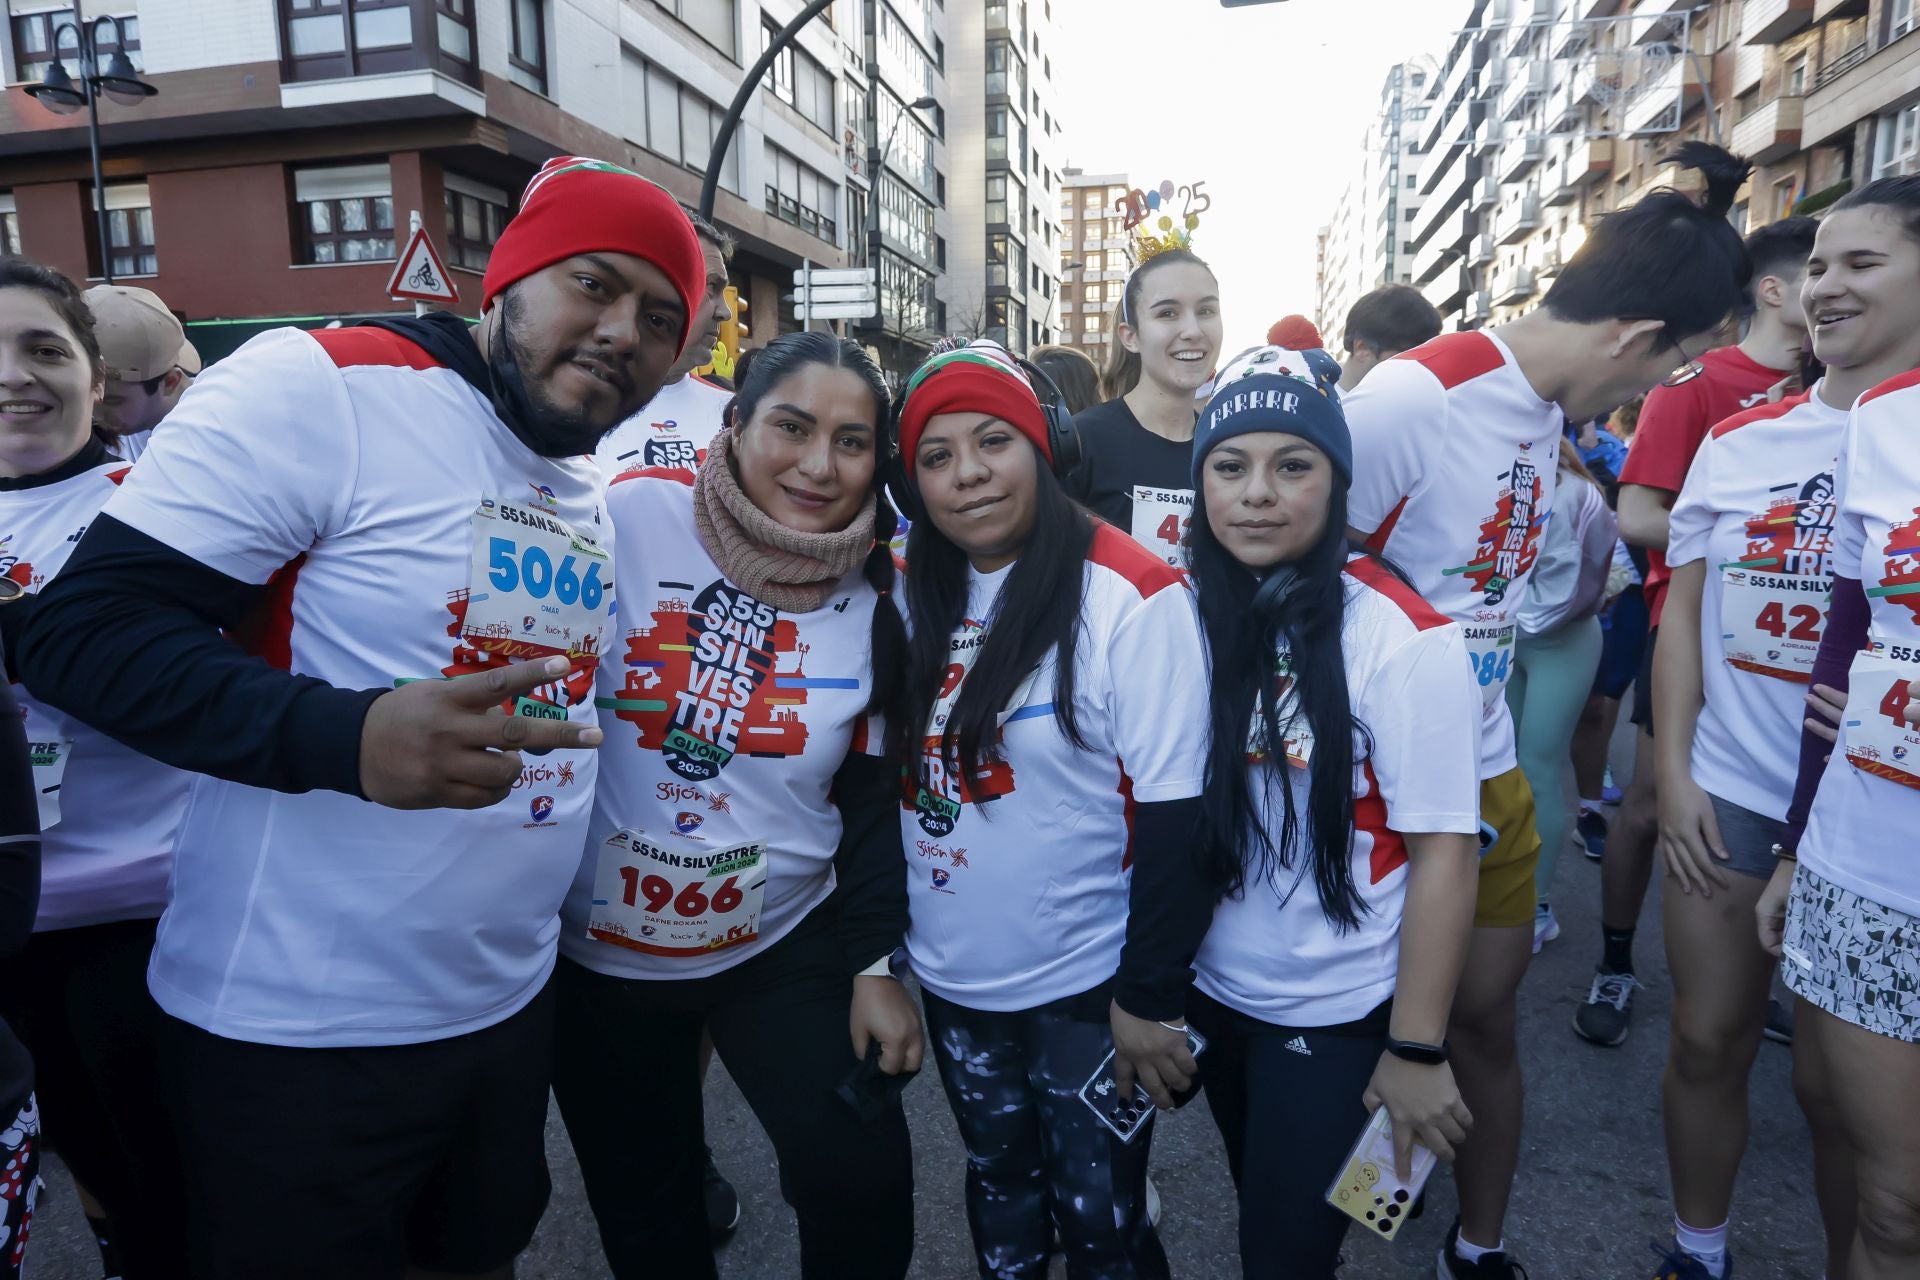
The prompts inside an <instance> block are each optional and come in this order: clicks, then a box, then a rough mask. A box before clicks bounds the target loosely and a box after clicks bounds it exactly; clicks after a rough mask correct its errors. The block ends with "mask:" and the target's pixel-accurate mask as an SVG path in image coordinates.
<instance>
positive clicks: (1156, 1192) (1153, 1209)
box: [1147, 1178, 1160, 1227]
mask: <svg viewBox="0 0 1920 1280" xmlns="http://www.w3.org/2000/svg"><path fill="white" fill-rule="evenodd" d="M1147 1221H1148V1222H1149V1223H1151V1224H1153V1225H1154V1226H1155V1227H1158V1226H1159V1225H1160V1188H1158V1187H1156V1186H1154V1185H1153V1179H1152V1178H1148V1179H1147Z"/></svg>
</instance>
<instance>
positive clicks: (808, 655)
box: [560, 471, 878, 979]
mask: <svg viewBox="0 0 1920 1280" xmlns="http://www.w3.org/2000/svg"><path fill="white" fill-rule="evenodd" d="M672 474H673V475H675V476H677V475H679V474H680V473H679V472H677V471H676V472H674V473H672ZM607 514H608V516H609V517H610V518H611V519H612V521H613V524H614V529H615V531H616V543H615V558H616V560H617V561H618V563H619V565H620V595H621V596H622V598H623V601H624V606H625V619H626V620H625V626H624V632H625V635H624V638H623V639H621V640H618V641H615V642H613V645H614V647H613V648H612V650H611V651H610V652H609V653H608V655H607V659H606V661H604V662H603V663H601V665H600V675H599V698H598V702H599V705H600V712H601V717H600V722H601V727H602V728H603V729H605V730H606V734H607V740H606V743H605V745H603V746H602V747H601V749H600V780H599V783H598V786H597V789H596V790H595V793H594V806H593V825H592V828H591V831H590V834H589V836H588V841H587V855H586V858H585V860H584V861H583V862H582V863H581V866H580V874H579V875H578V876H577V877H576V878H575V880H574V883H573V891H572V892H571V893H569V894H568V895H567V904H566V907H565V909H564V910H563V912H562V916H561V918H562V922H563V931H562V932H561V935H560V949H561V951H562V952H564V953H565V954H566V956H567V957H568V958H569V959H571V960H576V961H578V962H579V963H581V964H583V965H586V966H587V967H588V968H590V969H594V970H597V971H598V972H600V973H605V974H609V975H612V976H614V977H623V978H669V979H671V978H701V977H706V976H707V975H709V974H713V973H718V972H720V971H721V970H723V969H730V968H732V967H733V966H734V965H737V964H739V963H740V962H741V961H742V960H745V959H747V958H748V957H749V956H752V955H755V954H757V953H758V952H760V951H762V950H764V949H765V948H767V947H769V946H771V945H772V944H773V943H775V942H778V941H779V940H780V939H781V938H783V937H785V936H786V935H787V933H788V932H789V931H791V930H792V928H793V927H794V926H795V925H797V924H799V923H800V921H801V920H802V919H803V918H804V917H805V916H806V914H807V913H808V912H810V911H812V910H813V909H814V908H815V907H817V906H819V905H820V903H821V902H823V901H825V899H826V897H827V895H828V894H829V893H831V892H832V891H833V886H834V875H833V855H834V852H835V851H836V850H837V849H838V848H839V846H840V835H841V830H842V825H843V824H842V822H841V815H840V810H839V809H838V808H836V807H835V806H834V804H833V803H832V801H831V800H830V799H829V797H828V793H829V791H830V790H831V789H832V785H833V776H834V773H835V771H837V770H838V769H839V768H840V766H841V764H842V763H843V762H844V761H845V760H846V758H847V754H848V752H849V751H853V750H864V749H865V748H866V746H867V732H866V722H865V715H864V711H865V708H866V704H867V699H868V698H869V697H870V696H871V694H872V691H873V686H872V664H871V660H870V652H871V643H872V632H873V606H874V600H875V596H874V592H873V588H872V587H870V586H868V585H867V583H866V580H865V579H864V578H862V577H861V575H860V571H859V570H857V569H856V570H855V571H853V572H852V573H849V574H848V575H847V576H846V578H845V579H844V580H843V581H842V582H841V584H840V588H839V590H837V591H835V592H834V594H833V595H831V596H830V597H828V599H827V601H826V603H825V604H824V605H822V606H821V607H820V608H818V609H816V610H814V611H813V612H811V613H804V614H789V613H783V612H781V611H780V610H778V609H776V608H774V607H773V606H772V605H770V604H766V603H763V602H762V601H760V600H757V599H755V598H754V597H753V596H752V595H750V594H748V593H747V592H745V591H743V590H741V589H740V588H739V587H736V586H734V585H733V583H731V582H729V581H728V580H727V578H726V576H725V575H724V574H723V573H722V572H721V571H720V567H719V565H717V564H715V563H714V560H713V557H712V556H710V555H708V554H707V550H706V548H705V547H704V546H703V545H702V544H701V542H700V537H699V534H698V533H697V532H696V531H695V529H694V524H693V489H692V485H691V483H690V482H688V481H684V480H680V479H674V478H666V477H661V476H656V475H645V474H643V475H628V476H626V477H624V478H623V479H621V480H619V481H617V482H615V483H614V485H613V487H612V488H611V489H609V490H608V492H607ZM875 749H876V750H877V749H878V744H877V743H876V744H875ZM623 829H626V830H631V831H639V832H644V833H645V834H646V835H647V836H649V837H650V838H651V841H652V843H653V844H654V845H655V846H657V848H658V853H657V854H649V855H643V856H631V853H632V851H631V850H630V848H629V847H628V846H625V845H619V846H615V848H614V850H612V851H608V850H607V849H606V841H607V838H608V837H609V836H611V835H613V834H615V833H616V832H618V831H621V830H623ZM743 842H752V843H754V844H757V845H760V846H764V852H763V854H762V856H761V858H760V860H759V867H758V868H757V869H756V868H749V869H748V871H747V872H746V873H738V872H734V873H731V874H718V875H709V874H707V871H708V869H709V866H710V865H711V864H710V860H709V859H708V858H705V857H703V856H702V855H703V854H710V853H712V852H713V851H716V850H723V849H726V848H728V847H730V846H733V845H737V844H741V843H743ZM727 861H728V860H725V859H723V860H722V863H721V865H722V867H723V869H726V867H727ZM675 863H680V864H682V865H680V866H675V865H673V864H675ZM702 863H708V864H709V866H702V865H701V864H702ZM629 867H631V868H632V870H631V871H627V872H626V873H625V874H624V876H623V874H622V872H623V869H624V868H629ZM756 871H757V874H755V872H756ZM649 876H651V877H653V880H652V883H651V884H644V883H643V882H644V881H646V879H647V878H648V877H649ZM730 878H731V879H732V880H733V881H734V884H733V885H732V887H731V892H730V891H729V887H728V885H727V881H728V879H730ZM597 880H598V881H603V882H604V883H603V884H602V885H601V887H602V888H604V889H607V890H608V892H605V893H602V892H599V891H597V890H596V881H597ZM629 881H630V882H631V888H632V890H633V897H634V901H633V903H632V904H631V905H629V904H627V903H626V902H625V901H624V897H625V893H626V891H627V889H628V888H629V884H628V882H629ZM759 881H764V889H763V890H761V891H760V892H757V893H756V892H755V891H754V887H753V886H754V885H755V883H756V882H759ZM696 884H697V885H698V888H697V889H696V890H695V891H694V892H692V893H691V894H689V893H688V890H687V886H689V885H696ZM643 887H644V888H647V889H651V890H652V892H651V893H650V894H649V893H643V892H641V890H642V889H643ZM669 887H670V888H671V890H672V897H671V898H670V899H669V898H667V897H666V890H667V888H669ZM683 895H687V896H686V898H685V901H684V902H683V901H681V899H682V896H683ZM736 896H737V897H738V899H739V900H738V901H735V898H736ZM596 899H598V900H600V901H596ZM716 900H718V903H719V907H718V909H716V908H715V906H714V902H715V901H716ZM762 902H763V903H764V905H763V906H762V907H761V909H760V910H758V911H757V912H755V911H754V907H755V905H756V904H758V903H762ZM653 903H660V904H661V905H660V906H659V907H657V908H654V907H652V904H653ZM590 921H597V922H598V923H599V925H600V927H599V928H598V930H597V932H596V933H594V934H593V935H591V936H590V934H589V923H590Z"/></svg>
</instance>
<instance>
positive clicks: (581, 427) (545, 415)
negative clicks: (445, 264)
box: [490, 290, 638, 458]
mask: <svg viewBox="0 0 1920 1280" xmlns="http://www.w3.org/2000/svg"><path fill="white" fill-rule="evenodd" d="M500 301H501V316H500V320H501V323H500V326H499V328H497V329H496V330H495V331H494V341H493V343H492V347H493V350H492V352H491V353H490V358H491V359H492V360H493V361H495V362H498V363H499V364H500V366H501V367H500V368H499V369H498V370H497V371H496V378H498V377H500V376H502V375H507V376H509V377H510V379H511V380H512V381H514V382H517V383H518V384H519V390H520V393H521V397H522V398H523V400H524V402H525V403H524V412H523V413H522V414H521V418H522V422H521V426H522V428H523V429H524V430H525V432H526V434H527V437H528V438H527V444H528V446H529V447H530V448H532V449H533V450H534V452H536V453H538V454H540V455H541V456H542V457H547V458H565V457H572V456H574V455H577V454H586V453H592V452H593V451H594V448H595V447H596V446H597V445H598V444H599V443H600V441H601V439H602V438H603V437H604V436H606V434H607V433H608V432H610V431H612V430H613V429H614V428H615V427H617V426H619V425H620V424H621V423H622V422H623V421H625V420H626V418H627V416H628V407H627V406H624V405H623V406H621V408H620V410H619V411H618V412H616V413H615V414H614V415H613V420H612V421H611V422H605V423H603V422H600V421H598V420H597V418H596V415H595V414H594V413H592V412H591V411H589V410H588V409H587V408H586V406H584V405H580V406H576V407H574V408H571V409H563V408H561V407H560V406H559V405H557V404H555V403H554V401H553V399H552V397H551V396H550V395H549V394H548V393H547V387H546V383H545V382H544V381H543V380H541V379H538V378H535V377H533V376H530V374H529V370H530V368H532V367H533V365H534V361H533V359H532V358H531V357H530V355H529V344H528V342H527V329H526V325H525V323H524V320H525V316H524V312H525V308H524V307H523V305H522V304H521V301H520V299H519V298H518V297H516V296H515V295H514V293H513V292H512V291H511V290H509V291H508V292H507V293H506V294H505V295H503V296H502V298H501V300H500ZM634 407H635V408H637V407H638V406H634Z"/></svg>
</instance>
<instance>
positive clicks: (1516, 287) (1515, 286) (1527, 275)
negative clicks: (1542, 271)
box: [1493, 267, 1540, 307]
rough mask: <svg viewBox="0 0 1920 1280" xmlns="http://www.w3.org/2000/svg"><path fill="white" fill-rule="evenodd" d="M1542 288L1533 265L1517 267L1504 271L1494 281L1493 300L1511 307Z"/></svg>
mask: <svg viewBox="0 0 1920 1280" xmlns="http://www.w3.org/2000/svg"><path fill="white" fill-rule="evenodd" d="M1539 290H1540V282H1539V280H1538V278H1536V277H1535V275H1534V273H1533V268H1532V267H1515V268H1513V269H1512V270H1510V271H1504V272H1502V273H1501V274H1500V276H1499V277H1498V278H1497V279H1496V280H1495V281H1494V282H1493V300H1494V301H1495V302H1497V303H1499V304H1500V305H1501V306H1503V307H1511V306H1514V305H1516V304H1518V303H1522V302H1525V301H1526V300H1527V299H1528V298H1531V297H1532V296H1533V295H1534V294H1535V293H1538V292H1539Z"/></svg>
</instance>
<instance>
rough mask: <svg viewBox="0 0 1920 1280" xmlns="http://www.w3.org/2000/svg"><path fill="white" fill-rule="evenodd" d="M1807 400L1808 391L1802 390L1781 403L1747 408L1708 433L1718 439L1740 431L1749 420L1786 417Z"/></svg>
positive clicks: (1763, 420) (1756, 420) (1759, 420)
mask: <svg viewBox="0 0 1920 1280" xmlns="http://www.w3.org/2000/svg"><path fill="white" fill-rule="evenodd" d="M1806 402H1807V393H1806V392H1804V391H1802V392H1801V393H1800V394H1799V395H1797V396H1789V397H1787V398H1786V399H1785V400H1782V401H1781V402H1780V403H1779V404H1763V405H1759V406H1756V407H1755V408H1752V409H1745V410H1742V411H1741V412H1739V413H1736V414H1734V415H1733V416H1732V417H1731V418H1727V419H1725V420H1724V421H1722V422H1721V423H1720V425H1719V426H1717V427H1715V428H1714V429H1713V430H1712V431H1710V432H1708V433H1707V434H1709V435H1711V436H1712V437H1713V438H1714V439H1715V440H1718V439H1719V438H1720V437H1722V436H1725V435H1731V434H1732V433H1733V432H1735V431H1738V430H1739V429H1740V428H1742V427H1744V426H1746V425H1747V424H1748V423H1749V422H1766V421H1768V420H1770V419H1773V418H1784V417H1785V416H1786V415H1787V414H1789V413H1791V412H1793V410H1795V409H1798V408H1799V407H1800V406H1801V405H1803V404H1805V403H1806Z"/></svg>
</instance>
